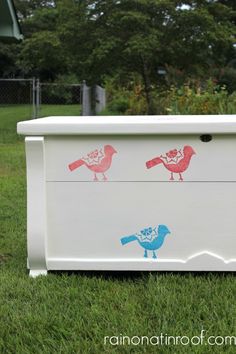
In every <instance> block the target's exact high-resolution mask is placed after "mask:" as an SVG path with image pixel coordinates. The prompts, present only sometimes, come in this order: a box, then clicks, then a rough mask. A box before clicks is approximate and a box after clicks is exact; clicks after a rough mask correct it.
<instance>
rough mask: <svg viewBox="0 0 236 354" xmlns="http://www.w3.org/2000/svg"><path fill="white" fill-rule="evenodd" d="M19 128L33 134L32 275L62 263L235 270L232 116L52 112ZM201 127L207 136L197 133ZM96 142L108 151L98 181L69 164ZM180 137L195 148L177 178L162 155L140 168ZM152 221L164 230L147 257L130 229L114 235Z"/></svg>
mask: <svg viewBox="0 0 236 354" xmlns="http://www.w3.org/2000/svg"><path fill="white" fill-rule="evenodd" d="M85 119H88V120H87V121H86V120H85ZM95 119H97V121H96V122H95ZM165 119H166V121H165ZM188 119H189V120H188ZM220 131H221V132H222V133H221V134H220ZM18 132H19V133H20V134H26V135H27V134H29V135H32V136H28V137H27V138H26V157H27V210H28V211H27V239H28V266H29V269H30V275H31V276H37V275H40V274H46V273H47V271H48V270H64V269H65V270H70V269H72V270H73V269H75V270H80V269H83V270H86V269H87V270H216V271H223V270H233V271H235V270H236V251H235V250H236V219H235V210H236V163H235V162H236V158H235V156H236V154H235V151H236V118H235V116H206V117H205V116H204V117H202V116H201V117H181V116H179V117H177V118H176V117H160V118H157V117H128V118H127V117H115V118H114V117H90V118H87V117H83V118H81V117H64V118H62V117H57V118H45V119H39V120H34V121H28V122H21V123H18ZM40 133H43V136H39V134H40ZM210 133H212V140H211V141H210V142H207V143H204V142H202V141H201V140H200V138H199V137H200V135H202V134H210ZM105 145H111V146H113V147H114V148H115V150H116V151H117V153H115V154H114V155H113V158H112V164H111V167H110V168H109V169H108V170H107V171H106V172H105V174H106V177H107V179H108V180H107V181H103V180H102V178H101V177H102V174H98V179H99V181H98V182H94V181H93V178H94V176H93V172H92V171H91V170H90V169H88V168H87V167H86V166H85V165H81V166H80V167H79V168H76V169H75V170H73V171H71V170H70V169H69V167H68V166H69V164H71V163H72V162H74V161H75V160H77V159H81V158H83V157H86V156H87V154H88V153H89V152H91V151H93V150H96V149H98V150H99V149H100V148H102V147H104V146H105ZM184 146H191V147H192V148H193V149H194V151H195V153H196V154H195V155H193V156H192V158H191V161H190V164H189V167H188V168H187V169H186V171H184V172H183V173H182V177H183V181H181V182H180V181H179V175H178V174H174V178H175V181H170V180H169V179H170V171H168V170H167V169H166V168H165V167H164V165H163V164H158V165H156V166H155V167H153V168H150V169H147V167H146V162H147V161H149V160H151V159H153V158H155V157H157V156H161V155H164V154H165V153H166V152H170V150H173V149H177V150H179V149H183V147H184ZM158 225H165V226H166V227H167V228H168V230H169V231H170V234H167V235H166V237H165V239H164V242H163V244H162V245H161V246H160V247H159V248H157V249H156V250H154V251H152V250H149V251H148V252H147V253H148V258H146V257H144V248H143V247H142V246H141V244H140V243H139V242H138V241H137V239H133V241H132V242H131V241H130V242H128V243H127V244H123V245H122V243H121V239H122V238H123V237H126V236H131V235H133V237H134V235H138V237H140V235H141V234H140V232H141V230H142V231H143V230H144V229H148V228H150V227H152V228H153V230H152V232H154V230H158V228H157V229H155V227H158ZM145 232H146V231H145ZM141 236H142V235H141ZM159 236H160V235H159V234H158V237H159ZM135 237H136V236H135ZM142 237H143V236H142ZM148 237H151V236H148ZM154 253H155V254H156V256H157V258H156V259H154V258H152V257H153V256H154Z"/></svg>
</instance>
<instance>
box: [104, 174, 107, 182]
mask: <svg viewBox="0 0 236 354" xmlns="http://www.w3.org/2000/svg"><path fill="white" fill-rule="evenodd" d="M103 181H107V177H106V176H105V174H104V173H103Z"/></svg>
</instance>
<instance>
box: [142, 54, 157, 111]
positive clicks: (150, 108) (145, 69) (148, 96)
mask: <svg viewBox="0 0 236 354" xmlns="http://www.w3.org/2000/svg"><path fill="white" fill-rule="evenodd" d="M142 64H143V65H142V76H143V82H144V91H145V96H146V101H147V114H149V115H152V114H155V109H154V104H153V99H152V92H151V82H150V77H149V70H148V65H147V62H146V61H145V59H144V58H143V57H142Z"/></svg>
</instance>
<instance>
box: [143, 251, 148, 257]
mask: <svg viewBox="0 0 236 354" xmlns="http://www.w3.org/2000/svg"><path fill="white" fill-rule="evenodd" d="M144 257H145V258H148V253H147V250H145V251H144Z"/></svg>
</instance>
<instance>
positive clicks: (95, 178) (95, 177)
mask: <svg viewBox="0 0 236 354" xmlns="http://www.w3.org/2000/svg"><path fill="white" fill-rule="evenodd" d="M93 180H94V181H95V182H97V181H98V178H97V175H96V173H94V179H93Z"/></svg>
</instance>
